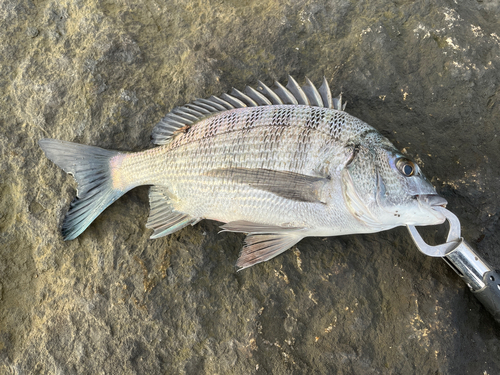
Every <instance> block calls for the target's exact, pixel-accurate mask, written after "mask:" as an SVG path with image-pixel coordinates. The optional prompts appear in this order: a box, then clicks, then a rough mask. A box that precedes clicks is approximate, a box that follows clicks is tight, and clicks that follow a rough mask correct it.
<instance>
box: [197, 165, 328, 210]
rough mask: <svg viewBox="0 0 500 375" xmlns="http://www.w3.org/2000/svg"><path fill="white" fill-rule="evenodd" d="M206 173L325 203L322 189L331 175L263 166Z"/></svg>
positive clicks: (282, 194)
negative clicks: (313, 174)
mask: <svg viewBox="0 0 500 375" xmlns="http://www.w3.org/2000/svg"><path fill="white" fill-rule="evenodd" d="M205 174H206V175H207V176H211V177H217V178H221V179H224V180H229V181H231V182H233V183H239V184H246V185H249V186H251V187H253V188H256V189H260V190H265V191H268V192H270V193H273V194H276V195H278V196H280V197H283V198H286V199H291V200H294V201H298V202H321V203H324V202H322V201H321V190H322V188H323V186H324V185H325V184H326V183H327V182H328V181H329V177H316V176H308V175H304V174H300V173H295V172H284V171H274V170H271V169H262V168H255V169H251V168H221V169H212V170H210V171H208V172H206V173H205Z"/></svg>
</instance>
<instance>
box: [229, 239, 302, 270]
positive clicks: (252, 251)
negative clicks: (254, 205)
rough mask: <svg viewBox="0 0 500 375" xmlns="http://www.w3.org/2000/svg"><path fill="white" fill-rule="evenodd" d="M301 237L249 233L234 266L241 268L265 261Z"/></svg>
mask: <svg viewBox="0 0 500 375" xmlns="http://www.w3.org/2000/svg"><path fill="white" fill-rule="evenodd" d="M302 238H303V237H302V236H299V235H297V234H290V233H288V234H283V233H279V234H276V233H273V234H249V235H248V236H247V237H246V238H245V246H243V249H241V254H240V257H239V258H238V261H237V262H236V266H238V267H240V270H241V269H244V268H247V267H250V266H253V265H254V264H257V263H261V262H265V261H267V260H269V259H272V258H274V257H275V256H278V255H280V254H281V253H282V252H284V251H286V250H288V249H289V248H291V247H292V246H293V245H295V244H296V243H297V242H299V241H300V240H301V239H302Z"/></svg>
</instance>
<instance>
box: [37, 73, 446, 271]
mask: <svg viewBox="0 0 500 375" xmlns="http://www.w3.org/2000/svg"><path fill="white" fill-rule="evenodd" d="M306 80H307V81H306V85H305V86H303V87H300V86H299V85H298V84H297V82H296V81H295V80H294V79H293V78H292V77H290V76H289V77H288V84H287V86H286V87H284V86H282V85H281V84H279V83H278V82H276V83H275V85H276V88H275V89H273V90H272V89H270V88H269V87H268V86H266V85H265V84H263V83H262V82H260V81H259V82H258V87H257V89H254V88H250V87H247V88H246V89H245V90H244V92H241V91H238V90H236V89H233V91H232V92H231V94H230V95H229V94H222V95H221V96H220V97H215V96H212V97H210V98H209V99H197V100H195V101H194V102H192V103H190V104H186V105H184V106H182V107H178V108H175V109H173V110H172V111H171V112H170V113H168V114H167V115H166V116H165V117H164V118H163V119H162V120H161V121H160V122H159V123H158V124H157V125H156V127H155V128H154V129H153V142H154V143H155V144H156V145H158V147H155V148H152V149H148V150H145V151H142V152H135V153H124V152H118V151H110V150H104V149H102V148H98V147H93V146H86V145H81V144H76V143H70V142H64V141H59V140H54V139H42V140H40V142H39V144H40V147H41V148H42V149H43V150H44V152H45V154H46V156H47V157H48V158H49V159H50V160H52V161H53V162H54V163H56V164H57V165H58V166H60V167H61V168H62V169H63V170H65V171H66V172H67V173H70V174H72V175H73V176H74V178H75V179H76V181H77V183H78V191H77V197H76V198H75V200H74V201H73V202H72V203H71V207H70V209H69V211H68V213H67V215H66V217H65V219H64V222H63V225H62V233H63V236H64V239H65V240H71V239H74V238H76V237H77V236H79V235H80V234H81V233H82V232H83V231H84V230H85V229H86V228H87V227H88V226H89V225H90V223H92V221H93V220H94V219H95V218H96V217H97V216H98V215H99V214H100V213H101V212H102V211H103V210H104V209H105V208H106V207H108V206H109V205H110V204H111V203H113V202H114V201H115V200H116V199H118V198H119V197H120V196H121V195H123V194H125V193H126V192H127V191H129V190H130V189H133V188H134V187H136V186H139V185H152V187H151V190H150V193H149V200H150V208H151V212H150V215H149V218H148V221H147V223H146V227H147V228H152V229H153V230H154V232H153V234H152V236H151V238H158V237H162V236H165V235H167V234H171V233H173V232H175V231H177V230H179V229H181V228H183V227H185V226H187V225H189V224H191V225H194V224H196V223H197V222H198V221H200V220H202V219H212V220H217V221H221V222H224V223H226V224H224V225H223V226H222V229H223V231H229V232H243V233H247V234H248V235H247V237H246V239H245V245H244V246H243V249H242V251H241V254H240V257H239V259H238V261H237V266H238V267H241V268H246V267H249V266H252V265H254V264H256V263H259V262H263V261H266V260H269V259H271V258H273V257H275V256H277V255H278V254H280V253H282V252H283V251H285V250H287V249H289V248H290V247H292V246H293V245H295V244H296V243H297V242H299V241H300V240H301V239H302V238H304V237H308V236H337V235H346V234H354V233H373V232H379V231H383V230H387V229H390V228H394V227H396V226H402V225H434V224H440V223H442V222H444V220H445V217H444V216H443V215H442V214H441V213H440V212H438V211H436V210H434V209H433V207H435V206H445V205H446V203H447V202H446V200H445V199H444V198H442V197H440V196H439V195H437V193H436V190H435V189H434V187H433V186H432V185H431V184H430V183H429V182H428V181H427V180H426V178H425V177H424V175H423V174H422V172H421V171H420V168H419V167H418V165H417V164H416V163H415V162H414V161H412V160H410V159H409V158H407V157H406V156H404V155H402V154H401V153H400V152H399V151H398V150H397V149H396V148H395V147H394V146H393V145H392V144H391V143H390V142H389V141H388V140H387V139H386V138H385V137H383V136H382V135H381V134H380V133H379V132H377V131H376V130H375V129H374V128H372V127H371V126H369V125H368V124H366V123H364V122H363V121H361V120H359V119H357V118H355V117H353V116H350V115H349V114H347V113H346V112H345V111H344V107H345V104H344V105H343V104H342V97H341V96H339V97H338V98H332V95H331V92H330V88H329V87H328V83H327V81H326V79H323V84H322V86H321V87H320V88H319V90H318V89H316V87H315V86H314V85H313V84H312V83H311V81H310V80H309V79H306Z"/></svg>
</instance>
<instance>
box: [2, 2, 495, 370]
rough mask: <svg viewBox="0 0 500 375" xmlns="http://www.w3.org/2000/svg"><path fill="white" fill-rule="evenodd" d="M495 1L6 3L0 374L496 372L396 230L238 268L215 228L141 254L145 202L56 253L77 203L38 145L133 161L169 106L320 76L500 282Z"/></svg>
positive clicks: (437, 265) (140, 198) (431, 235)
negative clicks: (112, 153) (85, 147)
mask: <svg viewBox="0 0 500 375" xmlns="http://www.w3.org/2000/svg"><path fill="white" fill-rule="evenodd" d="M499 4H500V3H499V2H498V1H493V0H490V1H487V0H484V1H481V2H479V1H477V2H474V1H469V2H459V1H457V2H451V1H445V0H436V1H432V2H414V1H404V0H401V1H395V2H389V1H384V0H374V1H370V2H359V1H351V0H342V1H334V2H332V1H325V0H320V1H314V2H313V1H310V0H299V1H294V2H287V1H282V0H276V1H263V2H251V1H231V0H228V1H226V2H194V1H191V2H190V1H179V2H172V1H156V2H142V1H138V0H131V1H127V2H120V3H114V2H100V1H94V0H88V1H86V0H76V1H68V2H64V3H59V2H42V3H38V2H37V3H33V2H31V1H29V0H26V1H13V0H4V1H3V2H1V3H0V129H1V130H2V131H1V132H0V373H14V374H31V373H61V374H73V373H74V374H121V373H137V374H164V373H169V374H201V373H224V374H226V373H227V374H232V373H241V374H252V373H259V374H260V373H263V374H291V373H292V374H302V373H322V374H326V373H337V374H352V373H357V374H407V373H418V374H430V373H432V374H435V373H441V374H468V373H471V374H472V373H474V374H479V373H480V374H483V373H486V374H497V373H500V326H499V325H498V324H497V323H496V322H495V321H494V320H493V319H492V317H491V316H490V315H489V314H488V312H486V311H485V310H484V308H483V307H482V306H481V305H480V304H479V302H478V301H477V300H476V299H475V298H474V296H473V295H472V294H471V293H470V292H469V291H468V290H467V287H466V286H465V285H464V284H463V283H462V281H461V280H460V279H459V278H458V277H457V275H456V274H454V272H453V271H452V270H451V269H450V268H449V267H448V266H447V265H446V264H445V263H444V262H442V261H440V260H438V259H431V258H428V257H425V256H424V255H422V254H420V253H419V252H418V251H417V249H416V248H415V246H414V245H413V243H412V242H411V240H410V237H409V235H408V233H407V231H406V229H404V228H399V229H395V230H392V231H389V232H383V233H378V234H373V235H358V236H344V237H337V238H326V239H325V238H309V239H305V240H303V241H301V242H300V243H299V244H298V245H297V246H295V247H294V249H292V250H290V251H287V252H286V253H284V254H283V255H281V256H279V257H277V258H275V259H273V260H271V261H269V262H266V263H264V264H259V265H257V266H255V267H252V268H250V269H246V270H244V271H241V272H236V269H235V267H234V263H235V262H236V259H237V257H238V253H239V250H240V248H241V246H242V241H243V236H242V235H237V234H232V233H222V234H220V235H218V234H217V232H218V225H217V223H214V222H209V221H204V222H201V223H199V224H197V225H196V226H195V227H189V228H185V229H184V230H182V231H180V232H178V233H175V234H173V235H171V236H168V237H166V238H161V239H158V240H149V239H148V237H149V235H150V234H151V231H150V230H147V229H146V228H145V223H146V219H147V215H148V198H147V188H145V187H141V188H138V189H135V190H133V191H132V192H130V193H128V194H127V195H125V196H124V197H123V198H121V199H120V200H119V201H118V202H116V203H115V204H113V205H112V206H111V207H110V208H109V209H107V210H106V211H105V212H104V213H103V214H102V215H101V216H100V217H99V218H98V219H97V220H96V221H95V223H94V224H92V225H91V226H90V227H89V228H88V229H87V230H86V231H85V232H84V233H83V234H82V235H81V236H80V237H79V238H78V239H76V240H74V241H70V242H64V241H62V238H61V235H60V233H59V228H60V226H61V223H62V219H63V217H64V214H65V212H66V210H67V208H68V207H69V203H70V201H71V200H72V198H73V196H74V194H75V187H76V186H75V183H74V181H73V179H72V178H71V177H70V176H67V175H65V173H64V172H62V171H61V170H60V169H58V168H57V167H56V166H55V165H54V164H52V163H51V162H50V161H48V160H47V159H46V158H45V157H44V156H43V154H42V151H41V150H40V149H39V147H38V146H37V142H38V140H39V139H41V138H45V137H51V138H58V139H63V140H69V141H76V142H81V143H87V144H92V145H97V146H101V147H105V148H113V149H118V150H140V149H145V148H147V147H150V144H149V139H150V136H149V135H150V132H151V130H152V128H153V126H154V125H155V123H156V122H157V121H159V120H160V119H161V118H162V116H163V115H164V114H165V113H166V112H167V111H168V110H170V109H172V108H173V107H174V106H176V105H182V104H184V103H186V102H188V101H190V100H193V99H194V98H196V97H208V96H210V95H212V94H220V93H222V92H227V91H229V90H230V88H231V87H233V86H234V87H236V88H243V87H244V86H245V85H247V84H255V83H256V82H257V80H258V79H261V80H263V81H264V82H266V83H271V82H272V80H274V79H279V80H281V81H284V80H285V77H286V74H288V73H290V74H292V75H293V76H294V77H296V78H297V80H298V81H299V82H304V77H305V76H308V77H309V78H311V80H313V82H315V83H319V82H320V81H321V79H322V77H323V75H324V76H326V78H327V79H328V81H329V82H330V84H331V86H332V87H335V89H336V91H335V92H334V94H338V93H339V92H340V91H342V92H343V95H344V97H345V98H346V99H347V101H348V104H347V108H346V109H347V111H348V112H349V113H351V114H353V115H355V116H357V117H359V118H361V119H362V120H364V121H366V122H368V123H369V124H371V125H373V126H374V127H376V128H377V129H379V130H380V131H381V132H382V133H383V134H384V135H386V136H387V137H389V138H390V139H391V140H392V141H393V142H394V143H395V144H396V145H397V146H398V147H399V148H400V149H402V150H404V151H405V152H407V153H408V154H409V155H411V156H413V157H414V158H415V159H416V160H417V161H418V162H419V163H420V164H421V166H422V167H423V169H424V171H425V174H426V175H427V176H429V177H430V178H431V179H432V182H433V184H434V185H435V186H436V187H437V189H438V191H439V192H440V193H441V194H442V195H443V196H444V197H445V198H446V199H447V200H448V202H449V206H448V207H449V208H450V210H452V211H453V212H454V213H455V214H456V215H457V216H458V217H459V218H460V219H461V222H462V231H463V236H464V238H465V239H467V240H468V241H469V242H470V243H471V244H472V245H473V247H475V248H476V249H477V252H478V253H479V254H481V255H482V256H483V257H484V258H485V259H486V261H487V262H489V263H490V264H491V265H493V266H494V267H496V268H497V269H498V268H500V230H499V221H500V213H499V212H500V203H499V187H500V168H498V166H499V165H500V136H499V131H498V129H499V128H498V123H499V119H500V90H499V83H500V72H499V70H500V57H499V56H500V21H499V18H498V14H499V10H500V5H499ZM444 232H445V229H444V228H428V229H427V230H426V231H425V236H426V238H427V239H428V240H429V241H435V242H437V241H440V240H442V239H443V235H444Z"/></svg>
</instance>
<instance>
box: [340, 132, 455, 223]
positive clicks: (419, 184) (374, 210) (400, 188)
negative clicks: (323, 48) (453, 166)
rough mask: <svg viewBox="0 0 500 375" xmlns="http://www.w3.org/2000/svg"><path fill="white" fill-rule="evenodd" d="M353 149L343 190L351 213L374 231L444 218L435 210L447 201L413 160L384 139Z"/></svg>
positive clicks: (356, 146)
mask: <svg viewBox="0 0 500 375" xmlns="http://www.w3.org/2000/svg"><path fill="white" fill-rule="evenodd" d="M380 138H382V139H381V140H378V142H369V143H367V144H357V145H355V146H353V153H352V156H351V159H350V160H349V161H348V162H347V164H346V166H345V167H344V169H343V171H342V188H343V195H344V199H345V201H346V204H347V206H348V208H349V210H350V211H351V213H352V214H353V215H354V216H355V217H357V218H358V219H359V220H361V221H363V222H364V223H365V224H366V225H368V226H370V227H371V228H372V230H373V231H379V230H385V229H389V228H393V227H396V226H401V225H417V226H421V225H436V224H441V223H443V222H444V221H445V220H446V218H445V216H444V215H443V214H441V213H440V212H439V211H437V210H434V207H436V206H443V207H445V206H446V204H447V201H446V200H445V199H444V198H442V197H441V196H439V195H438V194H437V192H436V189H435V188H434V187H433V186H432V185H431V184H430V182H429V181H428V180H427V179H426V178H425V176H424V175H423V173H422V171H421V170H420V167H419V166H418V165H417V163H415V162H414V161H413V160H411V159H409V158H408V157H406V156H405V155H403V154H401V153H400V152H399V151H398V150H397V149H396V148H394V146H393V145H392V144H391V143H390V142H389V141H388V140H387V139H385V138H383V137H382V136H380Z"/></svg>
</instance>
